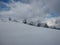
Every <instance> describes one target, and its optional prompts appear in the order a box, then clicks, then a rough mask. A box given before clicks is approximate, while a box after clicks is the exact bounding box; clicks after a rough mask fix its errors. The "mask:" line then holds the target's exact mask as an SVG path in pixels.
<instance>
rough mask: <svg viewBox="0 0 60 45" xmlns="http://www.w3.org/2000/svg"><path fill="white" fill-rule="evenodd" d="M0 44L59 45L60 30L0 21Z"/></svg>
mask: <svg viewBox="0 0 60 45" xmlns="http://www.w3.org/2000/svg"><path fill="white" fill-rule="evenodd" d="M0 45H60V31H59V30H54V29H47V28H42V27H34V26H29V25H26V24H22V23H16V22H1V21H0Z"/></svg>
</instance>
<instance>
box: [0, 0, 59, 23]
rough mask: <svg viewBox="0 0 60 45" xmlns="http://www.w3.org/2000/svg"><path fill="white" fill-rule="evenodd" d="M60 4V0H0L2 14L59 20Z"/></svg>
mask: <svg viewBox="0 0 60 45" xmlns="http://www.w3.org/2000/svg"><path fill="white" fill-rule="evenodd" d="M59 4H60V0H15V1H13V0H0V15H4V16H5V15H7V16H8V15H9V16H11V15H12V16H16V17H20V18H37V17H40V19H46V20H47V19H49V20H50V19H52V20H53V19H54V20H57V19H58V17H60V5H59ZM58 20H60V18H59V19H58ZM58 22H59V21H58ZM52 23H53V22H52ZM54 23H55V22H54ZM59 24H60V23H59Z"/></svg>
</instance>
